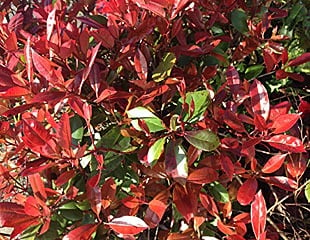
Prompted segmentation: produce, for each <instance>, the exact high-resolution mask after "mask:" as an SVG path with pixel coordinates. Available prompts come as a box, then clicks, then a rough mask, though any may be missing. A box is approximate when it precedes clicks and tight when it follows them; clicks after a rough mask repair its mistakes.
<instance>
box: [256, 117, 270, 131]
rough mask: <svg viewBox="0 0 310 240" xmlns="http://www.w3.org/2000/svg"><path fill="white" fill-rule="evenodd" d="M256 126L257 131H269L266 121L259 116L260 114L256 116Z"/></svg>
mask: <svg viewBox="0 0 310 240" xmlns="http://www.w3.org/2000/svg"><path fill="white" fill-rule="evenodd" d="M254 125H255V127H256V128H257V130H258V131H261V132H263V131H265V130H266V129H267V124H266V121H265V119H264V118H263V117H262V116H261V115H258V114H255V116H254Z"/></svg>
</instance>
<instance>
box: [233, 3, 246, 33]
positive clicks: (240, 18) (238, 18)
mask: <svg viewBox="0 0 310 240" xmlns="http://www.w3.org/2000/svg"><path fill="white" fill-rule="evenodd" d="M247 18H248V16H247V15H246V13H245V12H244V11H243V10H242V9H240V8H238V9H235V10H233V11H232V13H231V23H232V25H233V26H234V28H236V29H237V30H238V31H239V32H241V33H243V34H245V33H247V32H248V31H249V29H248V24H247Z"/></svg>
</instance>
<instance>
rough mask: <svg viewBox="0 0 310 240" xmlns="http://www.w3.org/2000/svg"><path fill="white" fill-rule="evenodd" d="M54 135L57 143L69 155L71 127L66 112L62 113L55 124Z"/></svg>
mask: <svg viewBox="0 0 310 240" xmlns="http://www.w3.org/2000/svg"><path fill="white" fill-rule="evenodd" d="M56 137H57V139H58V143H59V145H60V146H61V147H62V148H63V149H64V150H66V152H67V154H68V155H69V156H70V155H71V142H72V138H71V127H70V121H69V115H68V113H64V114H63V115H62V117H61V119H60V121H59V123H58V125H57V129H56Z"/></svg>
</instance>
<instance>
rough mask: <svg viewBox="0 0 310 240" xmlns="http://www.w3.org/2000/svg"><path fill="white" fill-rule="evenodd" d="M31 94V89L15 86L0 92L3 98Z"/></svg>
mask: <svg viewBox="0 0 310 240" xmlns="http://www.w3.org/2000/svg"><path fill="white" fill-rule="evenodd" d="M28 94H30V91H29V90H28V89H26V88H23V87H19V86H15V87H11V88H7V89H5V90H3V91H1V92H0V97H1V98H16V97H22V96H25V95H28Z"/></svg>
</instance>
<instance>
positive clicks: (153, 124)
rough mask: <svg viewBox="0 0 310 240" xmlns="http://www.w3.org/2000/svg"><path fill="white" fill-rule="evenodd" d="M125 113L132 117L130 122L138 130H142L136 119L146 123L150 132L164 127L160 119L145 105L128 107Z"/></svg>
mask: <svg viewBox="0 0 310 240" xmlns="http://www.w3.org/2000/svg"><path fill="white" fill-rule="evenodd" d="M127 115H128V117H129V118H131V119H132V121H131V124H132V125H133V127H134V128H135V129H137V130H138V131H142V128H141V126H139V121H138V119H141V120H143V121H144V122H145V123H146V125H147V126H148V128H149V131H150V132H158V131H161V130H165V129H166V128H165V127H164V123H163V122H162V120H161V119H160V118H158V117H157V116H156V115H155V114H154V113H152V112H151V111H150V110H148V109H147V108H145V107H136V108H133V109H130V110H129V111H127Z"/></svg>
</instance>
